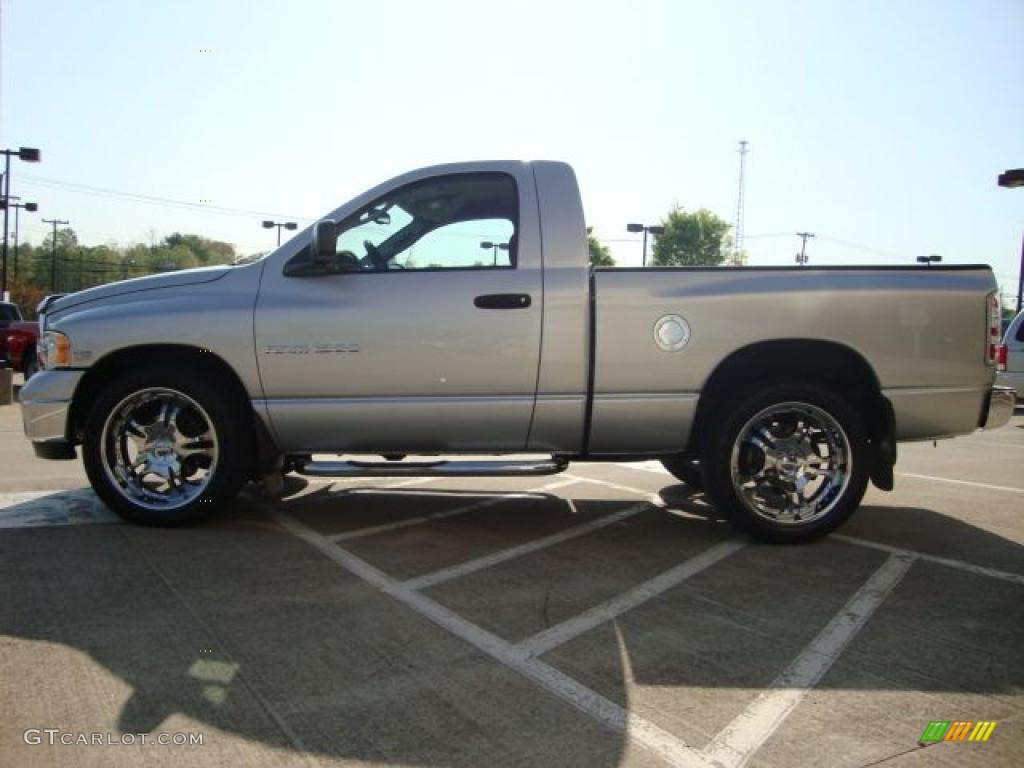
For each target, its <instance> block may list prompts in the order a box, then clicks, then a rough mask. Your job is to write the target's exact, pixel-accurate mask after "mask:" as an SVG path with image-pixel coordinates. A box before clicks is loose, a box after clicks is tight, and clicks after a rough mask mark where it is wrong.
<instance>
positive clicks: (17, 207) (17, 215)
mask: <svg viewBox="0 0 1024 768" xmlns="http://www.w3.org/2000/svg"><path fill="white" fill-rule="evenodd" d="M11 200H21V198H20V197H18V196H17V195H12V196H11V197H8V198H6V199H5V200H3V201H0V205H4V206H10V207H11V208H13V209H14V277H17V276H18V239H19V238H20V235H19V234H18V233H19V231H20V229H19V227H20V224H21V209H22V208H24V209H25V210H26V211H28V212H29V213H35V212H36V211H38V210H39V206H38V205H37V204H35V203H12V202H11Z"/></svg>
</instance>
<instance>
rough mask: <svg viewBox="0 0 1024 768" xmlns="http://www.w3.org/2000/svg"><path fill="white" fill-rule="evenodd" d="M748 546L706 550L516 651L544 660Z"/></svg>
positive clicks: (722, 545) (736, 544)
mask: <svg viewBox="0 0 1024 768" xmlns="http://www.w3.org/2000/svg"><path fill="white" fill-rule="evenodd" d="M744 546H746V542H745V541H739V540H732V541H723V542H720V543H718V544H716V545H715V546H713V547H711V548H710V549H706V550H704V551H703V552H701V553H700V554H699V555H696V556H694V557H691V558H690V559H689V560H687V561H686V562H685V563H682V564H680V565H677V566H676V567H675V568H672V569H671V570H668V571H665V572H664V573H662V574H660V575H658V576H655V577H654V578H653V579H651V580H650V581H646V582H644V583H643V584H641V585H640V586H638V587H635V588H634V589H631V590H629V591H628V592H624V593H623V594H621V595H619V596H618V597H614V598H612V599H611V600H608V601H607V602H605V603H602V604H601V605H598V606H595V607H594V608H591V609H590V610H589V611H585V612H583V613H581V614H579V615H578V616H574V617H573V618H571V619H568V620H567V621H563V622H562V623H561V624H556V625H555V626H553V627H549V628H548V629H546V630H544V631H543V632H539V633H538V634H536V635H534V636H533V637H531V638H529V639H527V640H524V641H523V642H521V643H519V645H518V646H516V647H517V648H518V649H520V650H523V651H526V653H527V655H529V656H542V655H544V654H545V653H547V652H548V651H550V650H551V649H553V648H557V647H558V646H560V645H562V644H563V643H565V642H568V641H569V640H572V639H573V638H574V637H578V636H579V635H582V634H583V633H584V632H589V631H590V630H591V629H593V628H594V627H597V626H599V625H601V624H604V623H605V622H606V621H611V620H612V619H614V618H615V617H616V616H620V615H621V614H623V613H626V612H627V611H630V610H632V609H633V608H636V607H638V606H640V605H642V604H644V603H646V602H647V601H648V600H651V599H652V598H655V597H657V596H658V595H660V594H661V593H662V592H665V591H666V590H669V589H671V588H672V587H676V586H678V585H679V584H682V583H683V582H684V581H686V579H688V578H690V577H691V576H694V575H696V574H698V573H700V572H701V571H703V570H704V569H705V568H707V567H709V566H711V565H714V564H715V563H717V562H718V561H719V560H722V559H723V558H726V557H728V556H729V555H731V554H733V553H734V552H736V551H737V550H740V549H742V548H743V547H744Z"/></svg>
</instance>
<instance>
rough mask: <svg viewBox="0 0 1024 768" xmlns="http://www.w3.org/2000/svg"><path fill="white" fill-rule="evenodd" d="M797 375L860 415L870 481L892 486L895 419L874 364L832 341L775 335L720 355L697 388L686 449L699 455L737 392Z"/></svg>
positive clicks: (798, 378)
mask: <svg viewBox="0 0 1024 768" xmlns="http://www.w3.org/2000/svg"><path fill="white" fill-rule="evenodd" d="M783 380H796V381H804V382H810V383H815V384H818V385H819V386H824V387H827V388H828V389H829V390H831V391H833V392H837V393H839V394H840V395H842V396H843V397H844V398H845V399H847V400H848V401H849V402H850V403H851V405H853V407H854V408H856V409H857V410H858V412H859V413H861V414H862V415H863V416H864V426H865V428H866V429H867V432H868V435H869V439H870V447H871V452H872V456H873V465H872V470H871V473H870V476H871V480H872V482H873V483H874V484H875V485H876V486H877V487H879V488H881V489H882V490H892V486H893V478H892V467H893V464H895V462H896V441H895V418H894V415H893V409H892V404H891V403H890V402H889V400H888V399H887V398H886V397H885V396H884V395H883V394H882V390H881V385H880V382H879V380H878V376H877V374H876V373H875V370H874V368H872V366H871V364H870V363H869V362H868V361H867V359H866V358H865V357H864V356H863V355H862V354H860V353H859V352H858V351H856V350H854V349H853V348H851V347H849V346H847V345H845V344H842V343H839V342H835V341H822V340H818V339H800V338H794V339H777V340H772V341H762V342H757V343H754V344H750V345H748V346H746V347H741V348H740V349H738V350H735V351H734V352H732V353H731V354H730V355H729V356H727V357H726V358H725V359H723V360H722V361H721V362H720V363H719V364H718V365H717V366H716V367H715V369H714V370H713V371H712V373H711V375H710V376H709V377H708V379H707V380H706V381H705V383H704V386H703V387H702V388H701V395H700V399H699V400H698V402H697V412H696V415H695V417H694V421H693V427H692V429H691V431H690V440H689V445H688V447H687V451H688V452H689V453H692V454H697V455H699V454H700V453H702V452H703V449H704V446H705V444H706V440H707V438H708V435H709V434H710V432H711V430H713V429H714V425H715V423H716V421H717V418H716V416H717V414H719V413H720V412H721V411H722V410H723V409H726V408H727V407H728V404H729V403H730V400H731V398H732V397H734V396H735V395H736V394H737V393H738V392H739V391H741V390H744V389H747V388H750V387H752V386H754V385H756V384H764V383H766V382H768V381H783Z"/></svg>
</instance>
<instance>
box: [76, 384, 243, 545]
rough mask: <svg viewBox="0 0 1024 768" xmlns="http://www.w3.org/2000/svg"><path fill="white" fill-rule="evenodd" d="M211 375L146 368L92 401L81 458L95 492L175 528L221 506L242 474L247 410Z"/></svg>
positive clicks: (124, 510)
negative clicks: (205, 376)
mask: <svg viewBox="0 0 1024 768" xmlns="http://www.w3.org/2000/svg"><path fill="white" fill-rule="evenodd" d="M216 384H217V382H216V380H215V379H214V380H211V379H209V378H207V379H204V378H202V377H198V376H186V375H184V374H182V373H181V372H180V371H178V370H176V369H174V368H171V367H156V366H154V367H150V368H144V369H141V370H139V371H135V372H133V373H131V374H128V375H126V376H125V377H123V378H121V379H118V380H116V381H115V382H113V383H112V384H111V385H110V386H108V387H107V388H106V389H105V390H104V391H103V393H102V394H101V395H100V396H99V398H98V399H97V400H96V402H95V404H94V406H93V408H92V410H91V411H90V413H89V417H88V419H87V421H86V425H85V437H84V440H83V451H82V456H83V460H84V462H85V470H86V473H87V474H88V475H89V481H90V482H91V483H92V486H93V488H94V489H95V491H96V493H97V494H98V495H99V496H100V498H102V499H103V501H104V502H106V504H107V505H108V506H109V507H110V508H111V509H112V510H114V511H115V512H116V513H117V514H119V515H120V516H121V517H123V518H125V519H126V520H130V521H132V522H135V523H139V524H141V525H154V526H180V525H188V524H191V523H196V522H198V521H200V520H203V519H205V518H207V517H209V516H211V515H212V514H214V513H215V512H218V511H220V510H221V509H222V508H223V506H224V505H225V504H227V503H228V502H229V501H230V500H231V499H232V498H233V497H234V496H235V494H236V493H237V492H238V489H239V487H240V486H241V484H242V482H243V480H244V478H245V467H246V466H247V464H246V460H245V458H246V455H247V454H246V451H247V450H248V446H249V445H251V441H247V440H246V435H245V425H246V424H247V423H248V422H247V421H246V419H245V413H244V412H243V409H242V407H241V406H240V405H239V404H235V403H231V402H230V401H229V400H228V399H227V398H226V397H225V396H224V394H222V393H223V391H224V390H223V389H222V388H221V389H218V388H217V386H216Z"/></svg>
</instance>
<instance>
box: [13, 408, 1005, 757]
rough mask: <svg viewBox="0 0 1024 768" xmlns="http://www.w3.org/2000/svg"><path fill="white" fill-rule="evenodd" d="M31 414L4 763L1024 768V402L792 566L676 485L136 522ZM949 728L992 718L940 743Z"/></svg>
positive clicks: (437, 485) (357, 490)
mask: <svg viewBox="0 0 1024 768" xmlns="http://www.w3.org/2000/svg"><path fill="white" fill-rule="evenodd" d="M13 410H14V409H13V408H8V407H4V408H0V459H4V458H6V459H8V460H9V461H11V462H13V463H12V464H8V463H5V464H2V465H0V466H4V467H11V468H12V471H11V472H6V471H5V473H4V476H3V478H2V484H0V582H2V583H3V584H4V585H5V593H6V596H5V599H4V600H3V601H0V765H17V766H49V765H65V764H73V765H83V766H92V765H95V766H119V765H129V764H130V765H135V764H139V763H142V764H145V765H156V766H162V765H165V764H166V765H171V764H179V763H180V762H181V761H182V760H187V761H189V762H190V763H193V764H196V765H224V766H228V765H232V766H233V765H242V764H244V765H255V766H260V765H267V766H269V765H292V764H294V765H323V766H354V765H381V766H399V765H401V766H450V765H459V766H462V765H464V766H477V765H480V764H484V763H486V764H493V765H499V766H501V765H551V766H563V765H580V766H583V765H586V766H601V765H608V766H612V765H627V766H657V765H666V764H667V765H678V766H701V767H704V766H725V767H728V768H735V767H738V766H743V765H751V766H820V765H830V766H833V765H834V766H865V767H866V766H874V765H879V764H884V765H886V766H901V765H919V764H924V765H950V766H952V765H956V766H973V765H977V766H983V765H984V766H990V765H996V766H1000V765H1004V766H1010V765H1014V766H1015V765H1018V764H1019V762H1020V761H1019V753H1020V751H1021V749H1022V748H1024V664H1022V662H1021V649H1022V648H1024V599H1022V597H1024V520H1022V515H1021V513H1022V512H1024V474H1022V473H1021V472H1020V466H1021V463H1022V459H1024V412H1021V411H1020V410H1018V414H1017V416H1015V418H1014V421H1013V423H1012V424H1011V425H1010V426H1009V427H1006V428H1004V429H1002V430H999V431H997V432H991V433H983V434H978V435H975V436H971V437H967V438H959V439H957V440H954V441H948V442H946V443H940V444H939V447H938V448H933V447H932V446H931V444H923V445H911V446H901V456H900V464H899V466H898V470H899V474H898V475H897V489H896V491H895V492H894V493H891V494H887V493H881V492H878V491H875V490H872V491H870V492H869V494H868V496H867V497H866V498H865V502H864V506H863V508H862V509H861V510H860V511H859V512H858V513H857V515H856V516H855V517H854V518H853V519H852V520H851V521H850V523H849V524H848V525H847V526H845V527H844V528H843V530H842V531H841V532H840V533H839V534H836V535H833V536H830V537H828V538H827V539H825V540H823V541H821V542H818V543H815V544H813V545H806V546H795V547H781V546H767V545H761V544H758V543H755V542H753V541H751V540H749V539H747V538H745V537H743V536H740V535H739V534H737V533H736V532H735V531H734V530H733V529H732V528H731V527H730V526H728V525H727V524H725V523H724V522H723V521H721V520H720V519H718V518H717V516H716V515H715V512H714V510H713V509H712V508H711V507H709V506H708V505H707V503H706V502H705V500H704V499H703V497H702V495H701V494H699V493H695V492H693V491H692V490H690V489H689V488H687V487H686V486H684V485H680V484H678V483H677V482H676V481H674V480H673V479H672V478H671V477H670V476H669V475H667V474H666V473H664V472H663V471H662V470H661V469H660V468H659V466H658V465H656V464H653V463H641V464H634V465H621V464H576V465H573V466H572V467H571V468H570V471H569V472H567V473H564V474H562V475H557V476H553V477H542V478H516V479H500V478H495V479H489V480H486V481H480V480H469V479H459V480H454V479H443V480H441V479H435V480H430V479H426V478H413V479H394V480H390V479H389V480H368V479H367V480H345V481H336V482H324V481H306V480H302V479H300V478H294V479H291V480H290V482H289V484H288V488H287V496H286V498H285V499H284V500H282V501H281V502H279V503H275V504H271V503H268V502H266V501H263V500H261V498H260V497H259V495H258V494H255V493H246V494H244V495H243V496H242V497H241V498H240V499H239V501H238V502H237V503H235V504H234V505H232V507H231V508H230V509H227V510H224V512H223V514H221V515H220V516H219V517H218V518H217V519H216V520H215V521H213V522H211V523H210V524H207V525H204V526H201V527H198V528H194V529H188V530H152V529H143V528H137V527H133V526H127V525H122V524H120V523H118V522H116V521H115V519H114V518H113V517H112V516H111V515H110V514H109V512H107V511H106V510H105V508H104V507H103V506H102V505H101V504H99V503H98V502H96V501H95V499H94V497H92V495H91V493H90V492H89V491H87V490H82V487H83V486H84V482H83V481H82V479H81V477H80V476H78V475H76V474H75V472H77V471H80V469H79V468H78V465H77V464H60V465H57V467H58V470H57V472H58V473H57V474H55V475H53V476H52V478H51V477H49V476H48V475H47V470H48V469H49V468H50V467H52V466H54V465H53V464H47V463H43V462H37V461H36V460H35V459H33V458H31V456H30V455H29V456H25V455H24V451H23V448H26V447H27V446H26V444H24V441H22V440H21V438H20V427H19V430H18V432H17V433H16V432H14V431H13V430H9V431H4V430H6V429H7V426H8V425H9V423H13V420H14V416H12V414H11V411H13ZM26 485H27V487H26ZM932 721H971V722H972V723H978V722H985V721H995V723H996V725H995V727H994V728H993V730H992V732H991V735H990V737H989V738H988V740H987V741H985V742H982V743H979V742H971V741H964V742H962V743H961V742H955V741H943V742H937V743H922V742H920V741H919V739H920V738H921V737H922V735H923V733H924V731H925V729H926V728H927V727H928V725H929V723H931V722H932ZM974 727H975V726H974V725H972V726H971V730H972V731H973V729H974ZM31 728H36V729H46V728H50V729H54V728H56V729H59V730H60V733H59V734H57V739H58V742H59V739H60V734H67V735H69V736H65V738H68V739H70V740H74V736H75V735H77V734H80V733H84V734H90V735H91V734H94V733H99V734H103V735H104V737H105V738H106V734H108V733H109V734H111V737H110V738H111V740H121V739H122V738H123V737H124V735H125V734H149V735H150V741H152V739H154V738H156V736H157V735H158V734H160V733H168V734H178V733H184V734H202V737H203V743H202V745H181V746H173V745H171V746H161V745H153V744H149V743H147V744H146V745H142V744H140V743H139V737H135V739H134V740H135V743H134V744H131V745H125V744H102V745H101V744H94V745H89V746H85V745H81V744H79V745H74V744H71V745H62V744H60V743H57V744H55V745H53V746H50V745H48V744H47V743H46V742H45V738H46V734H45V733H43V743H42V744H31V743H26V738H25V731H26V729H31Z"/></svg>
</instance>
